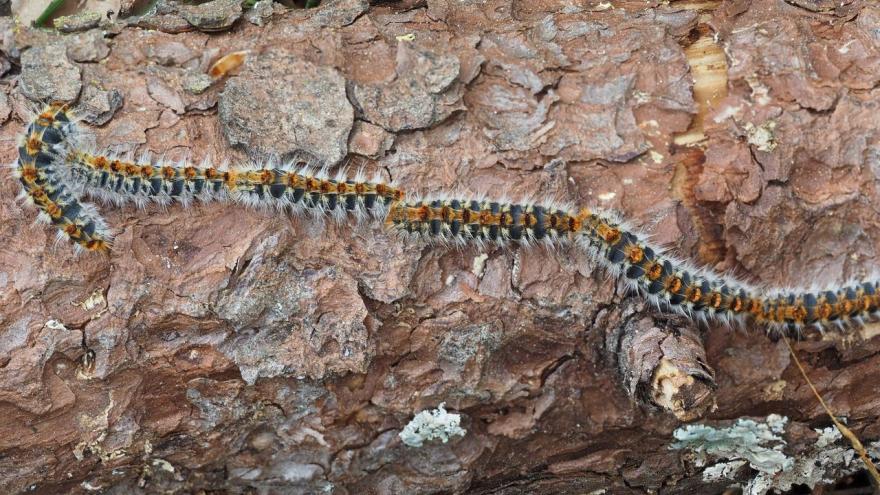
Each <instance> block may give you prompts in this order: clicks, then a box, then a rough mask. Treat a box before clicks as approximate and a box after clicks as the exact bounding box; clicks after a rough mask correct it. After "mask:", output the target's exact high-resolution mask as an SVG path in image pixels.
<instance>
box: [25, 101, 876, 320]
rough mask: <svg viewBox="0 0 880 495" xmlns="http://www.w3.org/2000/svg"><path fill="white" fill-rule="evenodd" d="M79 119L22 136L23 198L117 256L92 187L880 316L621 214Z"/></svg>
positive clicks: (708, 313)
mask: <svg viewBox="0 0 880 495" xmlns="http://www.w3.org/2000/svg"><path fill="white" fill-rule="evenodd" d="M78 132H79V130H78V129H77V127H76V123H75V119H73V118H72V116H71V114H70V112H69V110H68V109H67V108H66V107H65V106H60V105H50V106H48V107H47V108H46V109H44V110H43V111H42V112H41V113H40V114H39V115H37V116H36V118H34V119H33V121H32V122H30V123H29V125H28V126H27V129H26V131H25V133H24V135H23V137H22V139H21V143H20V145H19V157H18V160H17V162H16V164H15V170H16V174H17V176H18V177H19V180H20V182H21V184H22V187H23V194H24V195H25V196H26V197H27V198H29V199H30V200H31V201H32V202H33V203H34V204H35V205H36V206H37V207H38V208H39V209H40V210H41V214H40V215H41V217H43V218H44V219H47V220H48V221H49V222H50V223H52V224H53V225H55V226H56V227H57V228H58V230H59V238H66V239H69V240H71V241H72V242H73V243H74V245H75V246H76V247H78V248H79V249H80V250H87V251H98V252H107V251H109V250H110V248H111V242H112V235H111V233H110V230H109V228H108V226H107V225H106V222H104V220H103V219H102V217H101V216H100V214H99V213H98V211H97V209H96V208H95V207H94V206H92V205H90V204H88V203H83V202H81V201H80V198H81V197H82V196H83V195H89V196H94V197H98V198H102V199H104V200H106V201H110V202H114V203H117V204H122V203H127V202H134V203H136V204H138V205H143V204H145V203H147V202H149V201H155V202H158V203H161V204H167V203H170V202H172V201H175V200H176V201H179V202H181V203H183V204H188V203H190V202H192V201H193V200H200V201H232V202H237V203H243V204H245V205H249V206H257V205H259V206H268V207H272V208H276V209H279V210H284V211H293V212H300V211H312V212H314V213H316V214H327V215H331V216H333V217H335V218H337V219H338V220H340V221H341V220H344V219H345V218H347V217H348V216H349V214H351V216H353V217H355V218H358V219H366V218H374V219H377V220H379V221H382V222H384V224H385V225H387V226H388V228H389V229H391V230H392V231H394V232H396V233H398V234H400V235H401V236H402V237H404V238H416V239H420V240H424V241H429V242H439V243H451V244H456V245H467V244H482V243H487V242H494V243H498V244H501V245H506V244H510V243H516V244H524V245H530V244H546V245H549V246H561V245H570V246H574V247H575V248H576V249H578V250H579V251H581V252H583V253H585V254H587V255H588V256H589V257H590V258H592V259H594V260H596V261H597V262H598V264H600V265H601V266H603V267H604V268H605V269H606V270H608V271H609V272H610V273H611V274H612V275H613V276H614V277H615V278H616V279H617V280H620V281H621V282H623V283H624V284H625V285H626V286H627V287H628V288H629V289H631V290H633V291H635V292H637V293H639V294H641V295H642V296H644V297H645V298H647V299H648V300H649V301H651V302H652V303H654V304H656V305H657V306H659V307H661V308H663V309H666V310H672V311H676V312H679V313H683V314H685V315H688V316H689V317H691V318H693V319H695V320H697V321H701V322H708V321H710V320H711V321H716V322H721V323H724V324H728V325H730V324H739V325H747V324H756V325H760V326H764V327H767V328H768V329H770V330H772V331H798V330H800V329H801V328H803V327H806V326H810V325H812V326H815V327H817V328H818V329H820V330H823V329H826V328H838V329H846V328H852V327H855V326H858V325H861V324H863V323H864V322H865V321H867V320H868V319H871V318H875V317H877V316H878V313H880V293H878V289H880V284H878V282H876V281H869V282H857V283H852V284H849V285H846V286H843V287H839V288H836V289H833V290H817V291H781V290H758V289H755V288H752V287H749V286H747V285H746V284H744V283H742V282H740V281H738V280H736V279H734V278H733V277H729V276H722V275H718V274H715V273H713V272H710V271H708V270H705V269H700V268H695V267H692V266H690V265H689V264H688V263H686V262H683V261H682V260H679V259H676V258H675V257H673V256H670V255H669V254H667V253H665V252H664V250H663V249H662V248H661V247H659V246H656V245H652V244H651V243H650V242H649V241H647V240H646V238H645V236H644V235H642V234H639V233H638V232H637V231H636V230H635V229H633V228H630V227H629V226H627V225H626V224H625V223H624V222H622V221H620V220H618V219H617V218H616V216H615V215H614V214H612V213H608V212H603V211H598V210H590V209H585V208H581V209H574V208H567V207H561V206H550V205H539V204H514V203H508V202H502V201H493V200H479V199H467V198H458V199H450V198H438V199H413V198H408V197H407V196H406V195H405V193H404V192H403V191H402V190H401V189H399V188H396V187H394V186H391V185H389V184H386V183H384V182H381V181H379V180H374V181H367V180H365V179H364V178H363V177H361V176H360V174H358V176H356V177H355V178H353V179H348V178H346V177H345V176H344V175H337V176H336V177H333V178H331V177H329V176H328V175H327V174H326V173H324V172H317V173H314V172H311V171H309V170H308V169H302V168H300V169H296V168H295V167H291V166H283V165H279V166H267V167H260V166H252V167H250V166H241V167H231V168H227V167H222V168H214V167H212V166H210V165H209V164H207V163H205V164H202V165H198V166H197V165H193V164H190V163H185V162H180V163H176V164H170V163H161V162H155V161H152V160H150V159H147V158H143V159H141V160H127V159H121V158H119V157H114V156H108V155H105V154H100V153H92V152H89V151H86V150H84V149H83V148H82V147H81V146H79V145H78V140H77V133H78Z"/></svg>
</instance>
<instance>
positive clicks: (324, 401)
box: [0, 0, 880, 494]
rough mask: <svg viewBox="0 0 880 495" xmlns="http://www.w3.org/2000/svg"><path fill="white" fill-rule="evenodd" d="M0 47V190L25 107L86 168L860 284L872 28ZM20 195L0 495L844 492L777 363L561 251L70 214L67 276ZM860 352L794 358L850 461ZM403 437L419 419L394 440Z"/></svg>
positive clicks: (544, 22)
mask: <svg viewBox="0 0 880 495" xmlns="http://www.w3.org/2000/svg"><path fill="white" fill-rule="evenodd" d="M826 4H827V5H826ZM2 22H3V25H4V38H3V46H2V48H3V62H4V63H3V64H0V68H2V69H5V70H4V73H3V75H2V78H3V81H4V83H5V84H4V85H3V86H2V92H0V118H2V119H3V122H4V123H3V126H2V141H0V143H2V144H0V146H2V148H0V150H2V158H3V160H4V161H5V162H6V163H11V162H13V161H14V160H15V157H16V156H17V149H16V144H15V143H16V141H15V139H17V136H18V135H19V134H20V133H21V131H22V129H23V127H24V125H25V122H26V121H27V120H28V119H29V118H30V116H29V113H28V111H29V109H30V108H32V107H34V105H35V102H39V101H47V100H56V99H62V100H66V101H69V102H70V103H71V104H72V105H73V106H74V108H75V109H76V110H77V113H78V115H79V116H80V117H82V119H83V122H82V123H81V124H80V127H82V128H83V129H84V130H85V131H87V132H86V133H85V134H84V135H83V137H82V138H81V140H82V145H83V146H89V147H91V148H93V149H99V150H105V149H109V150H113V151H115V152H118V153H121V154H126V153H133V154H140V153H146V152H149V153H152V154H153V155H154V156H164V158H166V159H183V158H190V159H192V160H194V161H199V160H202V159H205V158H207V157H212V160H213V161H214V162H218V163H219V162H224V161H228V162H231V163H242V162H246V161H249V160H250V161H262V160H267V159H270V158H275V159H283V160H294V161H305V162H309V163H312V164H316V165H320V166H328V167H331V169H332V170H334V171H335V170H338V169H341V168H344V167H347V168H348V169H350V170H357V169H361V168H363V169H364V171H365V172H366V173H367V174H368V175H372V174H376V175H377V176H379V177H381V178H383V180H393V181H394V182H395V183H396V184H397V185H399V186H400V187H402V188H403V189H405V190H407V191H410V192H414V193H429V194H435V193H442V192H448V191H455V192H458V193H460V194H462V195H472V194H476V193H479V194H485V195H487V196H492V197H507V198H513V199H517V198H526V197H531V198H533V199H534V200H536V201H538V202H541V201H543V202H546V201H563V202H567V203H573V204H578V205H595V206H599V207H602V208H607V209H615V210H618V211H620V212H621V214H622V216H623V217H624V218H626V219H628V221H629V222H630V223H631V224H633V225H637V226H639V229H640V230H642V231H644V232H648V233H650V234H652V236H653V238H654V239H655V240H656V241H658V242H660V243H663V244H666V245H668V246H669V247H670V248H671V249H672V250H673V251H674V252H675V253H676V254H677V255H678V256H680V257H681V258H685V259H689V260H691V261H692V262H693V263H694V264H696V265H699V266H704V267H707V268H710V269H714V270H716V271H719V272H726V273H731V274H732V275H731V276H736V277H737V278H739V279H740V280H744V281H748V282H750V283H754V284H756V285H769V286H780V287H783V286H809V285H811V284H814V283H819V284H820V285H831V286H833V284H835V283H840V282H844V281H846V280H847V278H860V277H863V276H865V275H866V274H870V273H871V271H872V270H875V267H876V266H877V265H878V254H877V253H878V248H880V224H878V221H877V219H876V218H877V212H878V211H880V197H878V189H877V183H878V182H877V181H878V173H880V172H878V171H880V119H878V118H877V112H878V102H880V89H878V87H880V8H878V7H877V6H876V5H874V4H873V3H871V2H863V1H859V0H849V1H843V2H840V1H835V2H823V1H807V0H798V1H783V0H769V1H760V2H759V1H749V0H733V1H720V2H715V1H703V2H692V1H681V2H660V1H657V2H644V1H641V0H639V1H610V2H599V1H586V2H568V1H565V0H536V1H514V0H486V1H479V2H478V1H460V0H428V1H402V2H374V4H372V5H371V4H369V3H368V2H367V1H366V0H337V1H325V2H322V4H321V6H319V7H317V8H314V9H286V8H284V7H282V6H281V5H277V4H276V5H273V4H272V3H271V2H266V1H263V2H259V3H257V5H256V6H254V7H253V8H249V9H242V7H241V3H240V2H239V1H238V0H235V1H226V0H214V1H212V2H209V3H207V4H202V5H198V6H191V5H178V4H176V3H173V2H171V1H160V2H159V4H158V5H157V6H156V7H155V9H154V10H153V11H151V13H149V14H148V15H145V16H143V17H139V18H135V17H130V18H127V19H121V20H116V21H113V22H112V23H109V21H103V20H102V21H101V22H102V25H101V26H99V27H98V28H90V29H86V30H84V31H80V30H77V27H76V24H75V23H74V24H73V25H72V27H71V24H67V25H66V28H65V29H66V30H69V31H73V32H72V33H70V34H61V33H59V32H57V31H47V30H38V29H34V28H30V27H26V26H25V25H16V24H15V23H14V22H13V21H12V20H11V19H8V18H6V19H4V20H3V21H2ZM84 27H89V26H84ZM239 51H246V55H245V61H244V64H243V65H241V66H240V67H232V66H231V67H229V71H228V72H226V73H224V74H221V75H220V76H219V77H216V78H212V77H210V76H208V75H207V73H208V70H209V68H210V67H211V65H212V64H213V63H215V62H216V61H217V60H218V59H220V58H221V57H223V56H227V55H229V54H232V53H235V52H239ZM232 65H233V66H234V65H235V64H232ZM18 191H19V185H18V181H17V180H16V179H14V178H13V177H12V176H11V174H3V175H2V178H0V198H2V200H0V218H2V219H3V225H4V228H3V229H2V230H0V245H2V246H3V249H2V250H0V287H3V290H2V292H0V351H2V352H0V417H2V418H3V420H2V421H0V491H3V492H4V493H24V492H27V493H59V492H65V493H91V492H98V493H159V492H162V493H206V492H217V493H220V492H230V493H325V492H326V493H486V494H488V493H493V494H501V493H503V494H515V493H548V494H549V493H601V491H600V490H602V489H606V493H643V492H662V493H712V492H714V493H720V492H721V491H723V490H724V489H725V488H726V487H728V486H731V485H735V484H740V485H741V486H744V487H746V489H747V490H751V491H752V492H753V493H762V492H763V491H766V490H769V489H770V488H775V489H777V490H781V491H784V490H789V489H791V488H792V487H794V486H797V485H807V486H809V487H811V488H812V487H816V488H815V489H816V490H821V489H823V488H822V487H826V488H827V487H829V486H833V485H834V483H836V482H841V483H849V484H850V485H851V486H863V487H866V486H868V485H867V484H866V483H867V482H866V481H865V478H864V477H863V475H859V474H857V472H858V470H859V469H860V464H859V461H858V459H854V460H851V462H845V461H846V460H848V459H852V452H851V449H850V447H849V445H848V444H847V443H846V442H845V441H844V440H840V439H838V438H837V437H836V435H835V434H834V431H833V430H830V429H826V428H827V427H829V426H830V424H831V422H830V420H829V419H828V417H827V415H826V414H825V412H824V411H823V410H822V409H821V407H820V406H819V403H818V401H817V400H816V398H815V397H814V396H813V394H812V393H811V392H810V389H809V387H807V386H806V384H805V383H804V381H803V379H802V377H801V376H800V374H799V372H798V370H797V368H796V366H795V365H794V363H793V362H792V359H791V357H790V355H789V353H788V350H787V348H786V346H785V343H784V342H780V341H774V340H773V339H770V338H768V337H767V335H765V333H764V331H763V330H761V329H755V328H750V329H745V330H742V329H735V328H727V327H724V326H720V325H714V324H712V325H706V324H701V323H698V322H693V321H690V320H689V319H687V318H685V317H670V316H669V315H666V314H664V313H662V312H661V311H660V310H659V309H658V308H655V307H652V306H651V305H647V304H644V303H643V302H642V301H641V300H640V299H639V298H638V296H635V295H632V294H628V293H627V292H626V291H625V290H623V289H622V288H620V287H618V285H617V283H616V282H615V281H614V280H613V279H611V278H610V277H609V276H608V275H607V274H606V273H604V272H603V271H602V270H601V269H600V268H598V267H596V266H594V265H593V264H592V263H591V262H590V261H589V260H585V259H583V255H582V254H580V253H578V252H575V251H574V250H567V249H560V250H558V251H549V250H546V249H542V248H537V247H536V248H516V247H513V248H510V249H501V248H497V247H485V248H480V247H474V246H468V247H465V248H460V249H457V248H445V247H436V246H424V245H416V244H413V243H406V242H401V241H400V240H399V239H397V238H396V237H395V236H393V235H390V234H389V233H387V232H386V231H385V230H384V229H382V228H381V227H380V226H374V225H355V224H353V223H334V222H320V221H318V220H316V219H315V218H312V217H308V216H305V217H301V218H293V217H289V216H287V215H284V214H281V213H278V212H268V211H258V210H254V209H243V208H241V207H238V206H235V205H216V204H206V205H191V206H190V207H188V208H183V207H181V206H180V205H171V206H169V207H167V208H161V207H157V206H147V207H146V208H143V209H139V208H134V207H121V208H120V207H115V206H113V205H102V206H100V209H101V211H102V213H103V214H104V215H105V216H106V217H107V219H108V222H109V223H110V224H111V225H112V226H113V227H114V228H115V229H116V230H117V232H118V234H117V236H116V242H115V246H114V248H113V251H112V252H111V254H110V255H109V256H108V257H102V256H95V255H81V256H76V255H75V254H74V252H73V250H72V249H70V247H69V246H67V245H65V244H63V243H60V244H57V243H56V242H55V240H54V235H55V233H54V232H53V231H52V230H51V228H50V227H47V226H44V225H35V224H34V218H35V217H36V211H35V209H34V208H33V207H28V206H25V205H22V204H20V203H19V202H16V201H15V200H14V199H13V198H14V197H15V196H16V194H18ZM878 328H880V327H878V326H877V325H875V324H869V325H868V326H866V327H865V328H864V329H861V330H858V331H855V332H851V333H850V334H848V337H847V338H845V339H844V338H842V336H841V334H839V333H837V332H833V331H832V332H828V333H827V334H826V335H824V336H822V335H818V334H817V333H815V332H810V331H807V332H805V333H804V335H803V338H802V339H801V340H800V341H799V342H797V343H795V349H796V352H797V353H798V356H799V358H800V359H801V360H802V361H803V363H804V365H805V367H806V370H807V374H808V375H809V376H810V378H811V380H812V381H813V382H814V383H815V384H816V386H817V387H818V390H819V392H820V393H821V394H822V395H823V396H824V397H825V399H826V400H827V401H828V402H829V403H830V405H831V407H832V408H833V409H834V411H835V412H836V414H837V415H838V416H842V417H845V418H847V420H848V425H849V426H850V428H852V430H853V431H854V432H855V433H856V434H857V435H858V436H859V437H860V438H861V440H862V442H863V443H865V444H866V445H867V446H869V450H871V451H872V452H873V453H875V454H876V450H877V444H876V443H874V442H875V441H876V440H877V439H878V438H880V423H878V420H877V418H878V413H877V411H878V401H880V393H878V392H880V385H878V384H880V353H878V351H880V339H877V338H872V337H873V335H875V334H876V333H877V330H878ZM856 334H858V335H856ZM441 404H444V407H445V411H447V413H446V414H442V411H441V410H440V408H438V406H440V405H441ZM423 410H428V411H434V412H435V413H436V415H437V416H436V418H439V419H438V421H440V422H441V423H442V422H443V421H447V423H443V424H441V425H440V426H439V428H440V430H442V431H440V433H439V436H440V437H442V438H441V439H436V438H435V439H430V438H426V439H425V441H424V443H423V444H422V445H421V446H412V445H411V444H408V442H407V441H405V440H404V439H403V438H401V436H400V435H399V433H401V432H402V431H404V430H405V428H406V427H407V425H413V421H421V419H419V420H417V419H416V418H415V416H416V414H417V413H419V412H420V411H423ZM456 415H457V416H456ZM456 417H457V418H458V419H459V420H460V428H462V429H463V430H465V431H466V433H464V434H460V432H457V431H456V430H455V428H453V426H454V425H453V423H451V421H454V418H456ZM426 421H428V420H426ZM686 422H687V423H689V424H690V427H686ZM444 428H446V430H443V429H444ZM444 435H445V437H444ZM762 435H763V436H762ZM444 440H445V441H444ZM872 449H873V450H872ZM852 475H855V476H856V477H855V478H848V477H850V476H852ZM859 476H862V477H861V478H860V477H859Z"/></svg>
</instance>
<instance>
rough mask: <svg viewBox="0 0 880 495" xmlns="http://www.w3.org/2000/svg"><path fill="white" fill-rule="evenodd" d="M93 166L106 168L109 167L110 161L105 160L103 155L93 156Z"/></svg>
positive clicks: (101, 168)
mask: <svg viewBox="0 0 880 495" xmlns="http://www.w3.org/2000/svg"><path fill="white" fill-rule="evenodd" d="M94 164H95V168H97V169H99V170H107V169H109V168H110V162H109V161H107V159H106V158H104V157H103V156H98V157H95V159H94Z"/></svg>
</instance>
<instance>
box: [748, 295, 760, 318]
mask: <svg viewBox="0 0 880 495" xmlns="http://www.w3.org/2000/svg"><path fill="white" fill-rule="evenodd" d="M747 311H748V312H749V313H751V314H753V315H755V316H757V317H760V316H762V315H763V313H764V304H763V303H762V302H761V300H760V299H755V298H752V299H749V302H748V308H747Z"/></svg>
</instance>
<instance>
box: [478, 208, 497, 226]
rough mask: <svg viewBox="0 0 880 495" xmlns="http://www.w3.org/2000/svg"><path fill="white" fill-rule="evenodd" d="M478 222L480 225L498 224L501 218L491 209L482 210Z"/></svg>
mask: <svg viewBox="0 0 880 495" xmlns="http://www.w3.org/2000/svg"><path fill="white" fill-rule="evenodd" d="M478 222H479V223H480V225H498V223H499V222H500V219H499V218H498V215H493V214H492V212H491V211H489V210H481V211H480V217H479V220H478Z"/></svg>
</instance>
